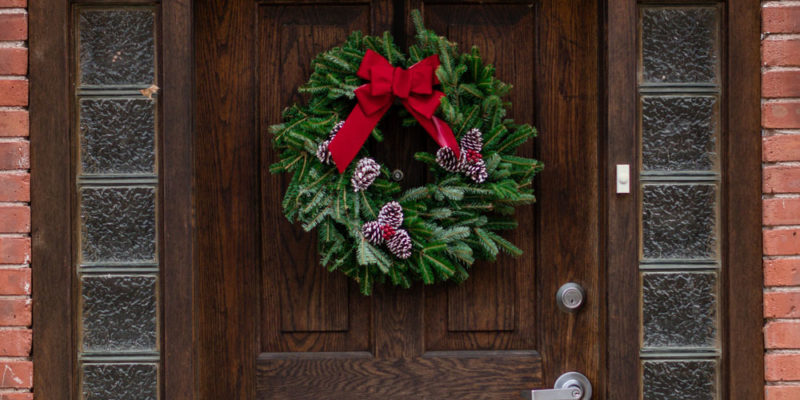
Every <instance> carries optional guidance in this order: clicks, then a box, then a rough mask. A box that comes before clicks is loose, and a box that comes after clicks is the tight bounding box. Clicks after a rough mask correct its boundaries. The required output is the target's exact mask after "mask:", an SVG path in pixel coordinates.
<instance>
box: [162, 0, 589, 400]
mask: <svg viewBox="0 0 800 400" xmlns="http://www.w3.org/2000/svg"><path fill="white" fill-rule="evenodd" d="M195 7H196V8H195V20H194V29H195V45H196V51H195V69H196V75H195V79H196V81H195V83H196V94H197V96H196V106H195V107H196V108H195V110H196V116H195V121H196V126H195V132H196V136H195V139H194V140H195V149H196V152H195V174H196V175H195V188H196V191H195V193H196V200H195V201H196V213H197V214H196V222H197V241H196V243H197V248H196V251H197V269H196V275H195V279H196V280H195V294H196V314H195V317H196V325H195V327H196V334H195V337H196V344H195V346H196V348H197V356H198V359H197V363H198V371H199V374H198V376H197V378H198V379H197V382H198V394H199V395H200V398H203V399H223V398H224V399H233V398H236V399H252V398H258V399H415V398H416V399H462V398H463V399H501V398H502V399H509V398H518V397H519V392H520V391H521V390H525V389H528V390H530V389H533V388H543V387H548V386H552V384H553V381H554V380H555V379H556V378H557V377H558V376H559V375H560V374H561V373H563V372H567V371H571V370H575V371H580V372H582V373H584V374H585V375H586V376H588V377H589V379H590V380H591V381H592V383H593V384H594V385H595V393H602V390H601V389H602V386H603V383H602V379H603V377H602V376H601V375H602V374H601V365H602V364H601V358H602V355H603V354H604V351H603V348H602V347H601V346H602V343H603V338H602V333H601V330H600V327H601V326H603V321H602V318H603V317H602V315H601V313H600V310H601V305H602V294H601V293H599V282H598V281H599V278H600V276H601V273H602V271H603V265H602V262H601V260H602V256H601V255H602V247H601V246H600V245H599V234H598V232H600V226H599V223H600V222H599V221H600V218H599V215H600V214H601V209H600V204H601V197H600V196H599V194H598V193H599V190H600V189H599V182H600V180H599V177H600V174H599V173H598V170H599V169H598V168H599V161H598V154H599V151H598V143H600V140H599V130H598V127H599V122H598V108H599V106H598V104H599V103H598V100H599V94H598V74H599V70H598V45H599V40H598V34H599V28H598V5H597V4H596V3H595V2H593V1H588V0H574V1H563V0H539V1H530V0H529V1H503V2H497V3H495V2H492V1H484V2H478V1H472V0H438V1H431V2H428V1H424V2H423V1H421V0H404V1H403V0H398V1H391V0H362V1H351V2H341V3H338V2H324V3H319V4H315V3H314V2H312V1H310V0H282V1H262V2H258V1H253V0H236V1H222V0H219V1H207V2H199V3H197V4H196V6H195ZM414 8H419V9H422V10H423V14H424V18H425V22H426V24H427V26H429V27H430V28H432V29H434V30H436V31H437V32H439V33H440V34H442V35H446V36H447V37H448V38H449V39H451V40H453V41H456V42H458V43H460V45H461V49H462V50H465V49H469V47H470V46H472V45H477V46H478V47H479V48H480V50H481V54H482V55H483V56H484V58H485V59H486V60H487V61H488V62H489V63H492V64H494V65H495V66H496V68H497V74H498V76H499V78H500V79H502V80H504V81H506V82H509V83H512V84H513V85H514V90H513V92H512V94H511V96H510V101H511V102H513V107H512V108H511V116H512V117H513V118H514V119H516V120H519V121H525V122H532V123H533V124H535V126H536V127H537V128H538V130H539V132H540V137H539V138H538V139H537V140H535V141H533V142H531V143H528V144H527V145H526V147H525V149H524V153H525V154H526V155H535V157H536V158H537V159H539V160H541V161H543V162H544V164H545V170H544V172H543V173H541V174H540V175H539V176H537V177H536V195H537V198H538V202H537V203H536V205H535V206H529V207H523V208H522V209H520V210H519V211H518V214H517V218H518V220H519V228H518V229H516V230H515V231H514V232H513V233H512V234H511V236H510V239H512V241H513V242H515V243H516V244H518V245H519V246H520V247H521V248H522V249H523V250H524V252H525V254H524V255H523V256H522V257H520V258H516V259H515V258H512V257H509V256H501V257H500V258H499V259H498V261H497V262H495V263H485V264H480V265H476V266H475V267H474V268H473V270H472V271H471V277H470V279H469V280H468V281H467V282H466V283H465V284H463V285H460V286H456V285H440V286H429V287H423V286H422V285H421V284H417V285H416V286H415V287H414V288H413V289H411V290H397V289H394V288H392V287H378V288H376V290H375V293H374V295H373V296H371V297H364V296H362V295H360V294H359V292H358V288H357V287H356V286H355V285H354V284H352V283H351V282H350V281H349V280H348V279H346V278H345V277H344V276H342V275H341V274H339V273H329V272H327V271H326V270H325V269H324V268H323V267H321V266H320V263H319V259H318V255H317V252H316V239H315V237H314V236H313V235H312V234H308V233H305V232H303V231H302V229H299V228H298V227H295V226H292V224H290V223H289V222H288V221H287V220H286V219H285V218H284V217H283V213H282V211H281V198H282V193H283V189H284V188H285V186H286V183H287V181H286V178H285V177H281V176H274V175H271V174H270V173H269V171H268V166H269V164H270V163H272V162H273V161H274V160H275V155H274V154H273V151H272V149H271V144H270V136H269V133H268V131H267V127H268V126H269V125H270V124H273V123H276V122H279V119H280V112H281V110H282V109H283V108H284V107H286V106H288V105H290V104H291V103H292V102H296V101H303V97H302V96H300V95H298V94H297V93H296V88H297V87H298V86H299V85H300V84H302V83H304V82H305V81H306V80H307V78H308V76H309V74H310V62H311V60H312V58H313V57H314V55H315V54H317V53H318V52H320V51H323V50H326V49H328V48H330V47H332V46H336V45H338V44H339V43H341V42H342V41H343V40H344V39H345V38H346V36H347V35H348V34H349V32H351V31H353V30H361V31H363V32H368V33H371V34H380V33H382V32H383V31H386V30H388V31H390V32H392V34H393V35H394V37H395V38H396V40H397V41H398V42H399V43H400V44H401V46H405V44H406V43H409V42H412V41H413V37H412V34H411V28H410V27H409V25H410V24H409V21H408V19H409V18H408V15H409V14H408V12H409V11H410V10H411V9H414ZM396 122H397V120H393V119H392V118H391V117H387V118H386V119H384V122H383V125H382V127H383V128H382V129H383V130H384V133H385V136H386V137H387V143H386V145H382V146H380V147H378V148H377V150H376V151H377V152H378V153H376V154H377V155H378V156H379V157H382V158H383V159H384V160H387V163H388V164H389V165H390V166H393V167H394V168H397V169H400V170H402V171H404V173H405V176H406V178H405V182H404V183H407V184H409V185H411V184H416V183H419V182H420V180H424V169H422V168H420V167H419V166H418V165H416V163H415V162H414V161H412V159H413V158H412V155H413V152H414V151H416V149H422V148H430V143H429V142H430V139H429V138H428V137H427V136H426V135H425V134H424V133H423V132H421V131H420V130H419V129H411V130H403V129H402V128H400V127H399V123H396ZM395 126H397V128H395ZM167 134H168V133H167ZM571 281H572V282H577V283H578V284H580V285H581V286H583V287H584V288H585V290H586V293H587V302H586V304H585V306H584V307H583V308H582V309H581V310H580V311H579V312H578V313H576V314H568V313H565V312H563V311H560V310H559V308H558V307H557V305H556V301H555V293H556V291H557V290H558V288H559V287H560V286H561V285H562V284H564V283H566V282H571ZM167 318H169V316H167ZM598 397H599V396H595V398H598Z"/></svg>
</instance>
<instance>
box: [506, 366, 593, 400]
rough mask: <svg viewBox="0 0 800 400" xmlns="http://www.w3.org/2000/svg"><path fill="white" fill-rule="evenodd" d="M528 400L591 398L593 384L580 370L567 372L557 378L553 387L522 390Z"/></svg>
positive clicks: (523, 396)
mask: <svg viewBox="0 0 800 400" xmlns="http://www.w3.org/2000/svg"><path fill="white" fill-rule="evenodd" d="M522 398H523V399H527V400H590V399H591V398H592V384H591V383H590V382H589V379H588V378H586V376H585V375H583V374H582V373H580V372H567V373H565V374H563V375H561V376H559V377H558V379H556V383H555V385H553V389H534V390H526V391H524V392H522Z"/></svg>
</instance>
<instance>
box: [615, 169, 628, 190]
mask: <svg viewBox="0 0 800 400" xmlns="http://www.w3.org/2000/svg"><path fill="white" fill-rule="evenodd" d="M630 192H631V166H630V165H628V164H617V193H618V194H619V193H630Z"/></svg>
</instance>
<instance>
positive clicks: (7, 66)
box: [0, 47, 28, 75]
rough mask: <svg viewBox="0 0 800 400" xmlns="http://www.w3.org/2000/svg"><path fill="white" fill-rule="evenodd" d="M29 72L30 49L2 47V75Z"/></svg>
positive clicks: (0, 49)
mask: <svg viewBox="0 0 800 400" xmlns="http://www.w3.org/2000/svg"><path fill="white" fill-rule="evenodd" d="M26 73H28V49H24V48H19V47H0V75H25V74H26Z"/></svg>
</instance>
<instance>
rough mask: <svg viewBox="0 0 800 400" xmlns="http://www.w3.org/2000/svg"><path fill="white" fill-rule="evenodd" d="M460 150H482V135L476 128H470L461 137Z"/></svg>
mask: <svg viewBox="0 0 800 400" xmlns="http://www.w3.org/2000/svg"><path fill="white" fill-rule="evenodd" d="M461 149H462V150H472V151H477V152H480V151H481V150H482V149H483V134H482V133H481V131H480V130H478V128H472V129H470V130H469V131H468V132H467V133H465V134H464V136H462V137H461Z"/></svg>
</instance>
